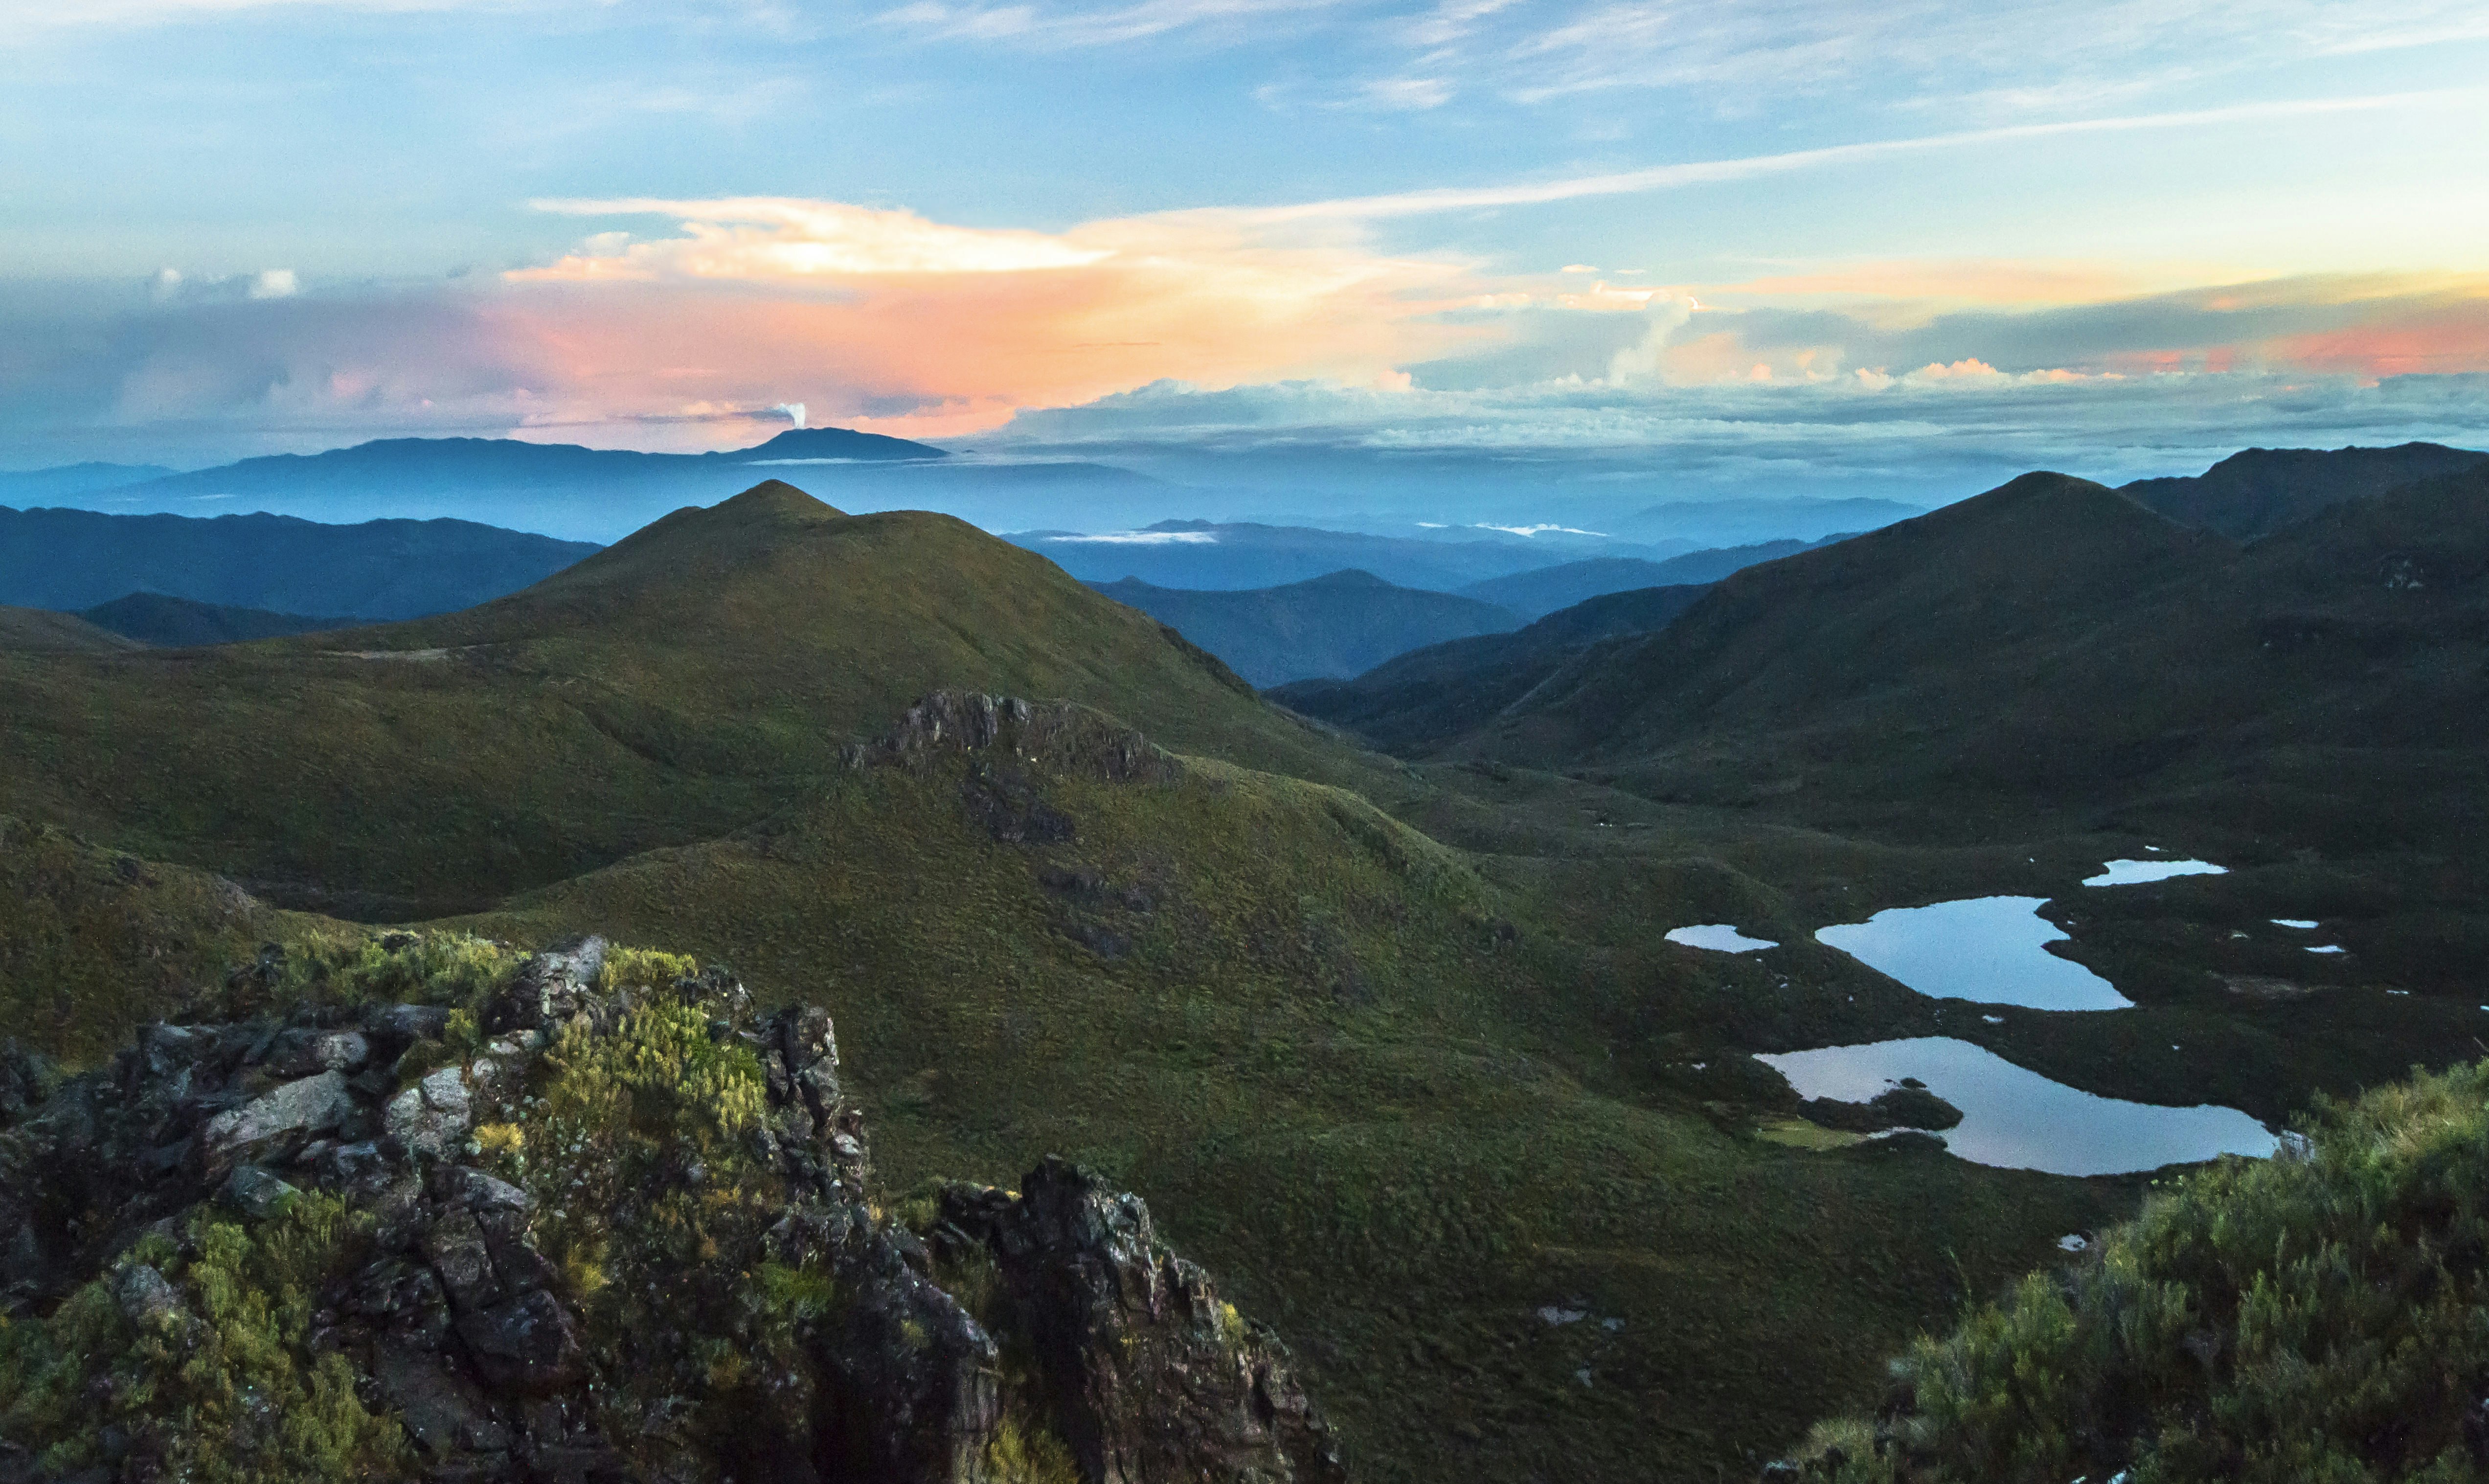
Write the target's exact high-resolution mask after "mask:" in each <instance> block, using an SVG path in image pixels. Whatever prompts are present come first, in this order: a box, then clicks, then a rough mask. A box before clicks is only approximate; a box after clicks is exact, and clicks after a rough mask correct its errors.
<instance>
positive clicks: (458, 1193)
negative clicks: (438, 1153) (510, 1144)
mask: <svg viewBox="0 0 2489 1484" xmlns="http://www.w3.org/2000/svg"><path fill="white" fill-rule="evenodd" d="M434 1189H435V1190H436V1192H437V1193H438V1194H439V1195H440V1197H441V1198H442V1199H443V1200H444V1201H449V1202H453V1203H455V1204H457V1205H460V1206H464V1207H466V1208H467V1209H468V1210H469V1211H472V1212H473V1213H476V1214H477V1215H483V1214H486V1213H492V1212H511V1213H517V1214H520V1215H525V1214H526V1213H529V1212H530V1211H533V1210H534V1209H535V1204H536V1200H535V1197H534V1196H531V1195H529V1194H528V1193H527V1192H526V1191H525V1190H522V1189H520V1188H519V1187H518V1186H516V1185H514V1184H510V1183H509V1182H508V1181H506V1180H496V1179H494V1178H493V1177H492V1176H490V1175H487V1174H485V1173H484V1172H483V1171H482V1170H473V1169H469V1168H468V1167H467V1166H465V1165H463V1164H458V1165H444V1166H443V1167H442V1168H441V1170H440V1171H439V1172H438V1173H437V1174H436V1175H435V1176H434Z"/></svg>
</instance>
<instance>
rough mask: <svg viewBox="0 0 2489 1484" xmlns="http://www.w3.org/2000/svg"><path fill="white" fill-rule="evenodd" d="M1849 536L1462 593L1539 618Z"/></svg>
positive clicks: (1543, 574) (1519, 579)
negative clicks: (1603, 597) (1614, 594)
mask: <svg viewBox="0 0 2489 1484" xmlns="http://www.w3.org/2000/svg"><path fill="white" fill-rule="evenodd" d="M1850 534H1851V532H1847V531H1844V532H1841V533H1838V534H1835V535H1828V536H1825V537H1823V538H1821V539H1820V540H1817V541H1795V540H1787V541H1763V542H1758V543H1756V544H1754V545H1751V546H1729V547H1720V548H1716V549H1714V550H1711V551H1703V552H1688V553H1686V554H1685V555H1684V556H1682V557H1668V558H1666V559H1664V560H1660V561H1652V560H1649V559H1647V558H1645V557H1590V558H1589V559H1588V560H1586V561H1567V562H1563V563H1560V564H1559V565H1556V566H1552V567H1539V568H1536V569H1534V570H1532V571H1529V572H1516V573H1514V574H1512V575H1511V576H1510V577H1499V578H1490V579H1488V580H1487V581H1485V582H1482V583H1472V584H1471V585H1468V586H1467V587H1464V588H1462V589H1461V591H1462V593H1463V594H1465V595H1467V596H1469V597H1473V598H1476V599H1479V600H1480V601H1482V602H1487V603H1500V604H1502V605H1503V606H1504V607H1506V608H1509V609H1511V610H1513V611H1514V612H1515V613H1518V614H1523V615H1524V616H1527V617H1531V618H1538V617H1543V616H1545V615H1547V614H1553V613H1557V612H1559V611H1560V610H1563V609H1568V608H1571V607H1573V606H1574V605H1575V604H1577V603H1582V602H1586V601H1588V599H1591V598H1595V597H1598V596H1599V595H1601V594H1602V593H1610V592H1631V591H1635V590H1637V589H1640V588H1645V587H1683V586H1689V585H1694V586H1699V585H1702V584H1705V583H1716V582H1718V581H1719V580H1720V579H1722V578H1724V577H1727V576H1728V575H1729V574H1730V573H1731V572H1735V571H1737V570H1739V569H1740V568H1744V567H1751V566H1753V565H1754V564H1755V563H1757V562H1759V561H1774V560H1777V559H1779V558H1780V557H1788V556H1793V555H1795V554H1796V553H1799V552H1803V551H1805V550H1807V549H1808V548H1810V547H1816V546H1825V545H1829V544H1830V543H1832V542H1835V541H1841V540H1845V539H1846V538H1847V537H1848V536H1849V535H1850Z"/></svg>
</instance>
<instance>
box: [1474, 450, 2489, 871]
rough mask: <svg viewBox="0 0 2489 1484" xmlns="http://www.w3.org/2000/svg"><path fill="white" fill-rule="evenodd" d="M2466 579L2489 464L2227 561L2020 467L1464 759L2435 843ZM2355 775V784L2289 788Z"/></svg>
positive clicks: (2466, 696) (1753, 587)
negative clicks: (2153, 806)
mask: <svg viewBox="0 0 2489 1484" xmlns="http://www.w3.org/2000/svg"><path fill="white" fill-rule="evenodd" d="M2484 566H2489V474H2475V475H2472V476H2466V477H2465V478H2463V479H2459V480H2454V481H2448V482H2446V483H2444V484H2439V485H2434V486H2422V487H2417V488H2415V489H2412V490H2408V491H2405V492H2402V493H2400V494H2397V495H2395V496H2391V497H2387V498H2383V499H2374V500H2368V501H2361V502H2359V503H2356V504H2348V505H2339V506H2336V507H2334V508H2332V510H2329V511H2327V512H2325V513H2323V514H2321V515H2319V516H2318V517H2316V518H2314V519H2312V520H2310V521H2309V522H2307V523H2305V524H2303V525H2302V526H2299V527H2296V528H2292V529H2291V530H2288V531H2285V532H2283V533H2281V534H2279V535H2276V536H2274V537H2271V538H2269V539H2267V540H2266V541H2263V542H2260V543H2258V544H2257V545H2256V546H2255V547H2253V548H2251V549H2249V550H2247V551H2246V552H2244V553H2242V552H2239V551H2237V550H2236V549H2234V548H2231V547H2229V546H2228V544H2227V543H2226V542H2224V541H2223V540H2221V538H2219V537H2217V536H2213V535H2211V534H2209V533H2204V532H2196V531H2189V530H2184V529H2181V528H2177V527H2175V526H2172V525H2170V524H2169V523H2167V522H2165V521H2163V520H2161V519H2160V518H2159V517H2157V516H2154V515H2152V514H2150V513H2149V512H2147V511H2145V510H2143V509H2142V508H2140V507H2139V506H2136V505H2133V504H2132V503H2131V502H2129V501H2127V500H2125V499H2121V498H2120V497H2118V496H2116V495H2114V494H2112V493H2111V492H2109V491H2106V490H2103V489H2102V488H2100V487H2099V486H2097V485H2088V484H2085V483H2083V482H2082V481H2079V480H2071V479H2066V478H2064V477H2063V476H2058V475H2042V474H2033V475H2026V476H2024V477H2023V478H2021V479H2017V480H2016V481H2015V482H2014V483H2012V484H2009V485H2007V486H2005V487H2003V488H2002V489H1999V490H1996V491H1993V492H1991V493H1989V494H1988V495H1984V496H1981V497H1978V498H1977V499H1971V500H1966V501H1963V502H1962V503H1961V504H1959V505H1954V506H1950V507H1948V508H1946V509H1944V510H1941V511H1938V512H1936V513H1934V514H1932V515H1929V516H1924V517H1921V518H1920V519H1918V520H1915V521H1910V522H1906V523H1904V524H1903V525H1901V526H1896V527H1890V528H1885V529H1883V530H1880V531H1876V532H1874V533H1872V534H1870V535H1867V536H1863V537H1859V538H1857V539H1855V540H1852V541H1849V542H1845V543H1843V544H1842V545H1839V546H1836V547H1832V548H1829V549H1826V550H1823V551H1817V552H1810V553H1807V554H1805V555H1804V556H1801V557H1792V558H1789V559H1788V560H1785V561H1781V562H1776V563H1772V564H1770V565H1768V566H1765V567H1760V568H1755V569H1751V570H1749V571H1747V572H1744V573H1741V574H1739V575H1737V576H1736V577H1733V578H1731V579H1730V580H1729V581H1727V582H1724V583H1722V584H1721V585H1719V586H1718V587H1717V588H1715V589H1714V591H1713V593H1712V595H1711V596H1710V597H1708V598H1706V599H1704V600H1703V601H1702V603H1700V604H1697V605H1696V606H1695V607H1694V608H1693V609H1692V610H1690V611H1689V612H1688V613H1687V614H1685V615H1684V616H1683V617H1682V618H1681V619H1679V620H1678V621H1677V622H1676V623H1674V624H1673V625H1671V626H1670V627H1669V628H1668V629H1667V630H1665V631H1663V632H1662V633H1660V634H1657V635H1653V636H1650V637H1648V638H1645V639H1642V640H1631V641H1620V642H1616V643H1614V644H1612V645H1610V646H1608V647H1607V648H1605V649H1604V650H1601V651H1598V652H1596V653H1594V654H1593V655H1592V656H1590V657H1588V658H1587V659H1586V660H1584V661H1583V662H1582V663H1581V664H1580V665H1579V666H1578V667H1577V668H1576V669H1575V671H1573V672H1572V673H1571V674H1570V675H1568V676H1567V677H1566V678H1565V681H1564V682H1563V683H1560V684H1551V685H1550V686H1548V687H1547V688H1546V689H1545V690H1544V691H1542V693H1541V699H1537V700H1535V701H1533V703H1532V705H1531V707H1530V708H1528V714H1526V715H1523V716H1520V717H1516V718H1513V719H1510V720H1509V721H1507V722H1505V723H1504V724H1502V727H1501V728H1498V729H1497V730H1496V731H1495V732H1494V733H1493V734H1492V735H1490V736H1489V737H1487V738H1486V739H1484V740H1483V741H1482V742H1481V743H1480V748H1481V750H1483V751H1488V752H1502V753H1503V754H1507V755H1511V756H1528V757H1532V758H1543V757H1546V756H1555V757H1557V758H1559V759H1565V760H1569V761H1574V762H1578V763H1586V764H1590V765H1594V766H1596V767H1599V768H1601V769H1603V770H1605V771H1607V772H1608V773H1610V774H1612V775H1613V776H1614V777H1616V778H1617V779H1618V780H1619V781H1621V782H1624V783H1626V784H1627V785H1629V786H1632V787H1635V788H1637V789H1639V790H1641V791H1645V792H1647V793H1649V794H1651V795H1652V796H1654V797H1662V798H1687V799H1700V800H1703V801H1706V802H1715V803H1755V802H1766V801H1770V800H1774V799H1788V800H1790V801H1791V802H1790V804H1789V805H1788V808H1790V809H1794V810H1802V811H1803V812H1804V813H1805V814H1806V816H1807V817H1808V818H1809V819H1810V820H1812V821H1814V822H1817V823H1827V822H1841V821H1843V820H1849V821H1854V822H1875V823H1885V824H1892V825H1896V826H1901V825H1906V824H1907V823H1909V822H1911V821H1912V820H1914V819H1915V820H1916V822H1917V823H1919V825H1920V826H1921V827H1922V828H1928V827H1932V828H1934V829H1937V830H1942V829H1944V828H1946V825H1945V824H1943V823H1937V822H1934V821H1931V820H1929V819H1928V818H1927V817H1926V814H1927V811H1926V808H1925V806H1926V804H1927V802H1928V801H1930V800H1932V799H1938V798H1941V799H1943V800H1944V801H1945V802H1946V803H1947V804H1948V805H1949V806H1952V808H1951V810H1950V811H1949V813H1950V819H1951V821H1952V822H1953V827H1954V828H1955V830H1956V832H1957V837H1958V838H1976V836H1977V834H1978V832H1979V830H1980V829H1981V828H1982V827H1984V826H1985V825H1986V824H1987V823H1988V818H1989V816H1992V815H1994V814H1998V813H2005V814H2012V815H2017V816H2018V817H2020V818H2022V819H2026V820H2027V819H2030V818H2033V817H2041V818H2046V817H2049V816H2050V815H2051V813H2052V812H2054V813H2055V814H2056V815H2057V816H2058V817H2064V816H2065V813H2066V812H2069V811H2076V812H2094V811H2103V810H2110V809H2114V808H2116V807H2118V806H2120V805H2125V804H2130V803H2133V802H2135V801H2138V800H2153V801H2156V802H2170V801H2174V800H2176V799H2178V798H2179V797H2181V796H2183V795H2184V794H2185V793H2187V792H2188V791H2189V790H2191V789H2198V788H2205V787H2213V788H2217V789H2219V790H2222V791H2224V792H2225V794H2226V797H2224V798H2223V799H2221V800H2219V801H2217V803H2216V804H2214V806H2213V807H2212V808H2208V809H2205V810H2201V811H2198V813H2219V812H2226V813H2228V814H2229V815H2230V817H2231V818H2232V819H2233V821H2236V820H2237V819H2238V818H2239V816H2241V815H2245V816H2246V822H2248V823H2249V825H2250V827H2257V826H2261V825H2265V824H2266V823H2267V821H2264V820H2260V819H2258V818H2257V817H2256V816H2257V815H2258V814H2259V813H2273V814H2275V815H2282V816H2286V818H2279V817H2277V818H2274V819H2273V820H2271V821H2270V826H2271V827H2273V828H2274V829H2276V830H2278V829H2279V828H2280V827H2281V826H2282V825H2283V824H2284V823H2287V825H2288V826H2289V827H2290V828H2292V829H2294V830H2302V831H2313V832H2316V833H2317V834H2320V835H2322V836H2324V837H2325V838H2323V839H2316V840H2309V841H2307V842H2308V843H2312V844H2316V845H2318V846H2320V847H2322V848H2326V849H2329V850H2332V849H2346V850H2347V849H2352V848H2358V847H2360V846H2363V845H2365V846H2371V847H2373V846H2376V845H2380V844H2384V845H2389V846H2398V845H2403V844H2407V843H2409V842H2412V841H2414V840H2416V839H2424V838H2433V839H2440V840H2443V839H2446V838H2449V837H2451V836H2454V835H2456V834H2468V833H2471V832H2472V827H2473V826H2474V825H2475V824H2476V823H2477V822H2478V819H2477V816H2476V813H2474V812H2471V811H2469V810H2466V809H2460V808H2458V809H2457V810H2456V811H2455V812H2454V813H2447V812H2446V805H2447V804H2449V803H2459V802H2460V800H2461V799H2462V798H2463V794H2462V792H2461V791H2460V790H2457V789H2453V788H2449V787H2446V786H2444V785H2443V783H2442V782H2441V784H2440V785H2438V786H2434V787H2426V788H2421V789H2417V790H2415V789H2408V788H2404V789H2397V788H2396V787H2394V786H2392V785H2393V784H2394V782H2395V780H2396V776H2397V775H2410V776H2411V777H2413V778H2415V779H2417V778H2419V777H2422V776H2424V775H2427V774H2428V773H2430V772H2431V771H2432V770H2435V771H2437V772H2441V773H2448V770H2451V771H2450V773H2448V776H2461V775H2463V774H2464V773H2465V772H2466V770H2469V769H2476V768H2477V766H2478V763H2479V761H2480V758H2481V753H2480V749H2479V748H2478V747H2477V745H2476V737H2475V736H2474V735H2473V734H2472V732H2471V729H2470V728H2468V727H2467V726H2466V725H2465V722H2464V718H2465V717H2466V716H2468V715H2475V714H2476V708H2477V707H2478V705H2479V704H2481V702H2482V700H2483V699H2484V697H2483V674H2482V671H2481V663H2480V662H2481V660H2482V658H2483V655H2484V652H2489V650H2484V640H2489V623H2484V617H2483V614H2484V596H2489V588H2484V584H2483V568H2484ZM2398 574H2399V575H2398ZM2346 765H2347V769H2348V771H2349V772H2350V773H2352V774H2353V775H2355V776H2356V777H2357V778H2358V782H2359V785H2360V787H2359V789H2358V790H2357V791H2359V792H2361V793H2363V794H2364V795H2365V796H2364V797H2360V798H2359V799H2357V800H2356V801H2353V800H2345V799H2341V798H2339V797H2336V798H2334V799H2332V800H2328V799H2326V798H2324V797H2322V796H2321V795H2322V794H2323V793H2324V792H2325V791H2326V790H2325V789H2323V788H2322V787H2318V786H2312V785H2310V781H2309V779H2308V778H2307V777H2306V775H2307V774H2308V773H2309V772H2310V771H2311V770H2312V769H2315V768H2332V769H2333V770H2335V771H2336V772H2342V771H2344V770H2345V769H2346ZM2294 775H2295V776H2294ZM2333 791H2334V792H2335V793H2336V794H2337V795H2338V794H2339V793H2340V792H2341V790H2340V789H2339V788H2336V789H2334V790H2333ZM2260 794H2261V795H2262V797H2260V796H2259V795H2260ZM2212 802H2213V801H2208V803H2212ZM2273 805H2278V806H2279V807H2278V808H2272V807H2270V806H2273Z"/></svg>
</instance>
